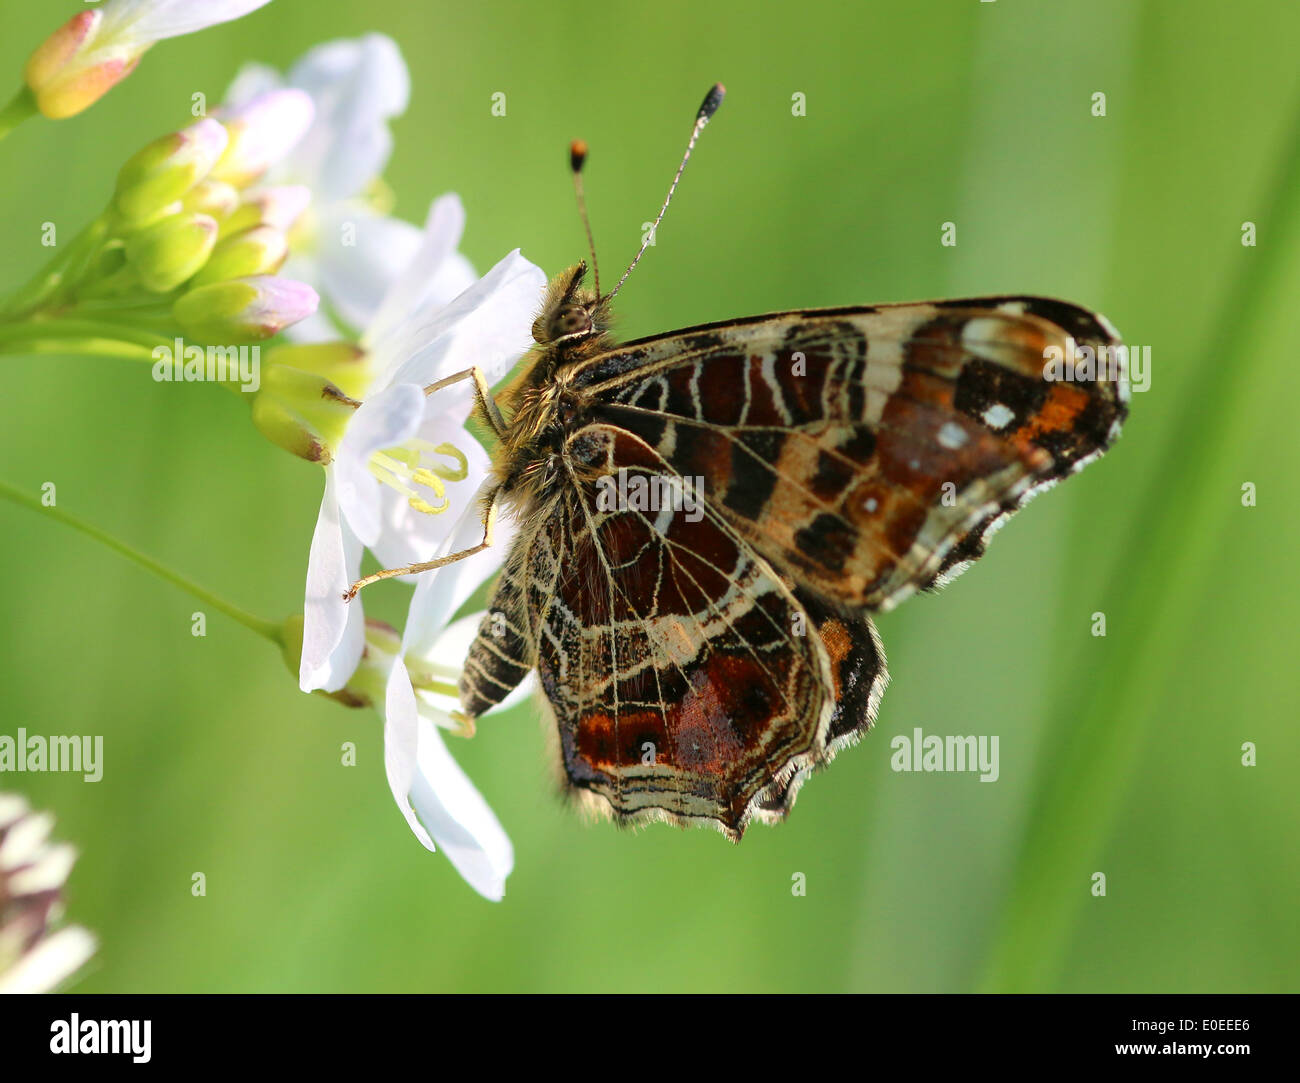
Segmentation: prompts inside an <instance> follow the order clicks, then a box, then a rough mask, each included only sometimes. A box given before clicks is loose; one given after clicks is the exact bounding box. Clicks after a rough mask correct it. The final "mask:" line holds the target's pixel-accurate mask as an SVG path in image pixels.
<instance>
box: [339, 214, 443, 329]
mask: <svg viewBox="0 0 1300 1083" xmlns="http://www.w3.org/2000/svg"><path fill="white" fill-rule="evenodd" d="M423 240H424V234H423V233H422V232H421V231H420V229H419V228H417V227H416V226H413V225H411V223H410V222H403V221H402V220H401V219H399V218H386V217H384V216H383V215H379V214H375V212H374V211H372V210H370V209H369V208H368V207H366V206H364V205H362V204H360V203H356V202H353V203H348V204H335V205H334V206H331V207H329V208H328V210H327V211H325V212H324V213H323V214H322V215H321V218H320V223H319V228H318V231H317V234H316V250H315V252H314V253H313V254H314V256H315V258H316V261H317V265H318V267H319V275H318V276H317V281H318V284H319V288H320V289H321V292H323V293H324V294H325V296H326V297H327V298H329V301H330V303H331V304H332V305H333V306H334V307H335V308H336V309H337V310H338V313H339V315H340V316H342V317H343V319H345V320H346V321H347V322H348V323H349V324H351V325H352V326H353V327H356V328H358V329H360V328H366V327H370V326H371V325H372V324H373V323H374V321H375V317H376V315H377V313H378V312H379V307H380V305H381V304H382V302H383V299H384V296H385V294H386V293H387V292H388V291H389V289H390V288H392V286H393V283H394V282H396V281H397V279H398V278H399V277H400V276H401V275H402V273H403V268H405V267H406V266H407V265H408V264H410V262H411V260H412V259H414V258H415V256H416V253H417V252H419V250H420V245H421V243H422V242H423ZM448 262H450V261H448Z"/></svg>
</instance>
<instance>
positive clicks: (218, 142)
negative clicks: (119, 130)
mask: <svg viewBox="0 0 1300 1083" xmlns="http://www.w3.org/2000/svg"><path fill="white" fill-rule="evenodd" d="M228 141H229V136H228V135H227V134H226V129H225V128H223V127H222V126H221V124H220V123H219V122H218V121H215V120H213V119H212V118H210V117H205V118H204V119H203V120H200V121H199V122H198V123H197V124H191V125H190V126H189V127H188V128H184V129H182V130H181V131H179V132H173V133H171V134H170V135H165V136H163V137H162V138H161V139H156V140H154V141H153V142H152V143H150V144H149V145H148V146H147V147H145V148H144V149H142V150H139V151H137V152H136V153H135V154H133V155H132V156H131V157H130V158H129V159H127V162H126V165H124V166H123V167H122V169H121V171H120V172H119V173H118V175H117V193H116V195H115V196H114V197H113V198H114V201H115V206H116V207H117V210H118V213H119V214H121V216H122V217H123V219H125V221H126V222H127V224H128V225H132V226H140V225H144V224H147V223H149V222H153V221H156V220H157V219H158V218H159V217H161V216H162V215H163V213H164V212H165V209H166V208H167V207H168V206H169V205H170V204H173V203H175V202H176V201H177V200H178V199H181V197H183V196H185V195H186V193H188V192H189V191H190V190H191V189H193V187H194V186H195V184H197V183H198V182H199V181H201V180H203V178H204V177H206V176H207V175H208V173H209V172H211V170H212V167H213V166H214V165H216V164H217V160H218V159H219V158H220V157H221V155H222V153H223V152H224V151H225V149H226V144H227V142H228ZM192 209H194V210H200V209H201V208H198V207H194V208H192ZM227 213H229V212H227Z"/></svg>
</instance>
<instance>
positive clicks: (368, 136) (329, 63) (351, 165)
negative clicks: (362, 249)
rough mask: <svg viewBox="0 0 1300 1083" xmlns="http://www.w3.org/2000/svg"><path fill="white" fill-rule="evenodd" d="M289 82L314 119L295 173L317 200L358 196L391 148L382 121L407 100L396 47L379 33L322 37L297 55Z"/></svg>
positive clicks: (407, 84) (405, 78) (298, 151)
mask: <svg viewBox="0 0 1300 1083" xmlns="http://www.w3.org/2000/svg"><path fill="white" fill-rule="evenodd" d="M288 81H289V84H290V85H291V86H296V87H299V88H301V89H302V90H305V91H306V92H307V93H308V94H310V95H311V96H312V100H313V101H314V102H315V103H316V122H315V124H313V125H312V128H311V130H310V131H309V132H308V133H307V136H306V137H305V138H304V139H303V141H302V143H301V144H299V146H298V147H297V148H296V149H295V151H294V153H293V156H292V162H291V166H290V167H291V169H292V171H293V173H294V175H295V176H298V177H301V178H302V179H303V180H306V181H308V182H309V183H310V184H311V185H312V186H313V188H315V189H316V191H317V193H318V195H319V198H320V201H321V202H322V203H330V202H337V201H341V200H347V199H353V198H355V197H357V196H360V195H362V194H363V193H364V192H365V189H366V188H367V186H368V185H369V184H370V183H371V182H372V181H373V180H374V179H375V178H376V177H378V176H379V175H380V174H381V173H382V172H383V171H384V166H385V165H387V163H388V158H389V155H390V154H391V152H392V143H393V140H392V135H391V133H390V132H389V129H388V120H389V118H390V117H394V116H397V115H399V114H401V113H403V112H405V110H406V105H407V101H408V100H409V98H410V90H411V86H410V77H409V75H408V74H407V70H406V63H405V61H403V59H402V54H401V51H400V50H399V49H398V47H397V45H396V44H395V43H394V42H393V41H392V39H391V38H388V37H385V36H384V35H383V34H368V35H367V36H365V37H363V38H360V39H357V40H355V41H333V42H328V43H326V44H324V45H320V46H317V47H316V48H314V49H312V50H311V51H310V52H308V53H307V54H306V55H305V56H304V57H303V58H302V59H301V60H300V61H298V63H297V64H295V65H294V67H293V69H292V71H290V72H289V77H288Z"/></svg>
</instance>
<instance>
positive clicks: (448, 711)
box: [349, 565, 528, 902]
mask: <svg viewBox="0 0 1300 1083" xmlns="http://www.w3.org/2000/svg"><path fill="white" fill-rule="evenodd" d="M453 567H454V565H453ZM437 575H438V572H432V573H430V579H432V578H433V577H436V576H437ZM422 585H423V581H422ZM471 589H472V587H471ZM452 593H453V594H455V593H458V592H454V591H453V592H452ZM467 596H468V591H466V592H464V593H463V595H461V596H460V601H464V597H467ZM449 597H450V595H449ZM428 598H429V595H428V593H427V592H422V591H421V589H420V588H417V592H416V596H415V597H414V598H413V599H412V606H411V609H412V616H411V618H410V619H408V621H407V630H406V633H405V634H404V635H403V637H402V639H401V640H398V638H397V636H396V633H394V632H393V631H392V630H391V629H389V628H387V627H385V626H383V625H378V624H374V623H371V624H369V625H368V626H367V630H366V653H365V659H364V661H363V662H362V664H361V666H360V668H359V669H358V671H357V673H356V674H355V676H354V678H353V681H352V683H351V684H350V685H349V688H350V689H352V690H354V691H356V692H357V693H359V694H360V695H362V696H363V697H364V698H365V699H367V700H369V701H370V702H371V703H372V704H374V705H375V706H376V707H378V708H379V710H380V713H381V714H382V715H383V718H384V769H385V773H386V774H387V776H388V785H389V788H390V789H391V790H392V794H393V799H394V800H395V801H396V802H397V807H398V808H399V809H400V810H401V812H402V815H403V816H405V817H406V822H407V823H408V824H409V825H410V828H411V831H412V832H413V833H414V834H415V837H416V838H417V839H419V841H420V843H421V844H422V845H423V846H424V847H425V848H426V849H428V850H430V851H437V850H441V851H442V852H443V853H444V854H446V855H447V858H448V860H450V861H451V863H452V865H454V866H455V868H456V870H457V871H458V872H459V873H460V874H461V876H462V877H464V879H465V881H466V882H467V883H468V884H469V885H470V886H471V887H472V888H473V889H474V890H475V891H477V892H478V893H479V894H480V895H482V896H483V897H484V898H486V899H491V900H492V901H493V902H497V901H499V900H500V899H501V897H502V896H503V895H504V894H505V881H506V877H507V876H509V875H510V871H511V869H512V868H513V867H514V850H513V848H512V847H511V845H510V839H509V838H508V837H507V835H506V833H505V830H504V829H503V828H502V827H501V824H500V822H499V821H498V820H497V818H496V815H495V814H494V813H493V812H492V809H491V808H490V807H489V806H488V804H487V802H486V801H485V800H484V799H483V797H482V795H481V794H480V793H479V792H478V790H477V789H476V788H475V787H474V784H473V783H472V782H470V780H469V777H468V776H467V775H466V774H465V772H464V771H463V770H462V769H461V767H460V765H459V764H457V763H456V761H455V760H454V759H453V758H452V756H451V753H450V752H449V751H448V749H447V746H446V743H445V742H444V741H443V737H442V734H441V732H440V730H441V729H452V730H461V729H462V726H461V722H460V721H459V719H458V717H457V711H458V708H459V704H458V702H457V700H456V681H457V680H458V678H459V676H460V665H459V660H460V659H462V658H464V657H465V654H466V653H467V652H468V650H469V645H470V643H471V642H472V640H473V638H474V635H475V633H476V632H477V630H478V626H479V623H480V621H481V620H482V618H483V613H474V614H471V615H469V616H467V617H465V618H463V619H461V620H458V621H456V622H455V623H454V624H452V625H451V626H449V627H446V628H442V627H441V623H442V622H441V621H440V622H439V627H440V630H439V631H438V633H437V634H436V635H435V636H434V637H433V638H432V640H431V641H429V642H425V643H421V642H420V641H419V636H417V635H413V634H412V630H413V629H417V628H421V627H424V622H422V621H420V620H419V619H418V618H416V617H415V611H416V609H417V607H419V606H422V605H426V604H427V602H428ZM455 604H459V602H456V603H455ZM527 692H528V687H527V686H521V687H520V688H519V689H517V690H516V692H515V693H513V694H512V695H511V696H509V697H507V699H506V700H505V701H503V702H502V703H501V704H499V705H498V706H497V707H496V708H494V710H501V709H504V708H506V707H509V706H511V705H513V704H514V703H516V702H518V700H519V699H520V698H521V697H522V696H524V695H526V694H527ZM489 713H491V712H489Z"/></svg>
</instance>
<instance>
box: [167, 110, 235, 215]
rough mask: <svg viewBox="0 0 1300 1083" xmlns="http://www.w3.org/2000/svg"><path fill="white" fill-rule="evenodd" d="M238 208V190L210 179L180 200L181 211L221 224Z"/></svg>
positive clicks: (197, 185) (201, 182)
mask: <svg viewBox="0 0 1300 1083" xmlns="http://www.w3.org/2000/svg"><path fill="white" fill-rule="evenodd" d="M222 131H223V132H224V131H225V129H224V128H223V129H222ZM238 206H239V190H238V189H237V188H235V187H234V186H233V185H229V184H227V183H226V182H225V181H217V180H211V179H208V180H201V181H199V183H198V184H196V185H195V186H194V187H193V188H191V189H190V190H189V191H188V192H186V193H185V198H184V199H182V200H181V209H182V210H186V211H196V212H198V213H199V214H207V215H210V216H211V217H213V218H215V219H216V220H217V221H218V222H222V223H224V222H225V220H226V219H227V218H229V217H230V216H231V215H232V214H234V212H235V208H237V207H238ZM218 236H220V233H218Z"/></svg>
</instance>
